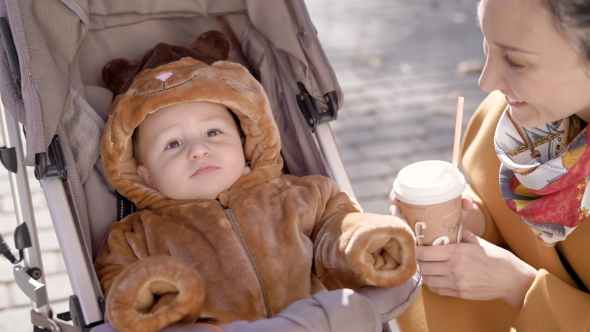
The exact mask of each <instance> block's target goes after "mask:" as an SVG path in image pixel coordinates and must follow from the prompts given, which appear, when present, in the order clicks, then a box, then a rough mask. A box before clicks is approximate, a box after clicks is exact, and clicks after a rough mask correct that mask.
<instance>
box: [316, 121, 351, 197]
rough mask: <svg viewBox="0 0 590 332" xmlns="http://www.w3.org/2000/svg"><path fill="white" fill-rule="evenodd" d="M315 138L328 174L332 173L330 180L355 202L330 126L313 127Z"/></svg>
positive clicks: (324, 124) (326, 123)
mask: <svg viewBox="0 0 590 332" xmlns="http://www.w3.org/2000/svg"><path fill="white" fill-rule="evenodd" d="M315 136H316V138H317V140H318V145H319V146H320V150H322V154H323V155H324V156H325V157H326V158H325V160H326V163H327V164H328V168H329V169H330V173H332V178H333V179H334V181H335V182H336V183H337V184H338V186H339V187H340V189H341V190H343V191H344V192H346V193H347V194H348V196H350V197H351V198H353V199H355V200H356V196H355V195H354V191H353V190H352V184H351V183H350V180H349V179H348V175H347V173H346V169H345V168H344V163H343V162H342V158H341V157H340V152H339V151H338V146H337V145H336V141H335V140H334V134H332V129H331V128H330V124H329V123H328V122H325V123H322V124H319V125H317V126H316V127H315Z"/></svg>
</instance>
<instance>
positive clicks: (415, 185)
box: [393, 160, 465, 205]
mask: <svg viewBox="0 0 590 332" xmlns="http://www.w3.org/2000/svg"><path fill="white" fill-rule="evenodd" d="M463 190H465V177H464V176H463V174H461V172H457V175H456V176H455V177H454V178H453V165H452V164H451V163H449V162H446V161H440V160H426V161H420V162H417V163H414V164H411V165H408V166H406V167H404V168H403V169H402V170H401V171H400V172H399V173H398V175H397V178H396V179H395V181H394V182H393V192H394V195H395V197H397V199H399V200H400V201H403V202H405V203H409V204H416V205H429V204H438V203H442V202H446V201H449V200H451V199H453V198H455V197H457V196H459V195H461V194H462V193H463Z"/></svg>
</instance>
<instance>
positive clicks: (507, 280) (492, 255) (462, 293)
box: [416, 229, 537, 309]
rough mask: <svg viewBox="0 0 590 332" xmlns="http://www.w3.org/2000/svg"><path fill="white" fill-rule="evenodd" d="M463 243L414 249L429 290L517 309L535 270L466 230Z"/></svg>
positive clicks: (511, 254) (531, 281) (535, 272)
mask: <svg viewBox="0 0 590 332" xmlns="http://www.w3.org/2000/svg"><path fill="white" fill-rule="evenodd" d="M463 241H464V243H459V244H448V245H442V246H428V247H417V248H416V257H417V258H418V264H419V265H420V270H421V272H422V276H423V278H424V284H425V285H426V286H427V287H428V289H430V290H431V291H432V292H434V293H437V294H439V295H444V296H454V297H459V298H463V299H468V300H494V299H503V300H504V301H506V302H507V303H508V304H510V305H511V306H513V307H515V308H517V309H520V308H521V307H522V304H523V302H524V297H525V295H526V293H527V291H528V289H529V288H530V287H531V285H532V283H533V281H534V280H535V276H536V274H537V270H535V269H534V268H533V267H532V266H530V265H528V264H527V263H525V262H523V261H522V260H520V259H519V258H518V257H516V256H515V255H514V254H513V253H511V252H509V251H507V250H505V249H503V248H500V247H498V246H495V245H493V244H491V243H489V242H487V241H485V240H483V239H481V238H479V237H477V236H476V235H474V234H473V233H472V232H471V231H469V230H465V229H464V230H463Z"/></svg>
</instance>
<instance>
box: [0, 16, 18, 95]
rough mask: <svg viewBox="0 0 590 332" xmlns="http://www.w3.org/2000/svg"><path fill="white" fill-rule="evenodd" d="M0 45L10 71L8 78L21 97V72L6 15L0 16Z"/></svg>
mask: <svg viewBox="0 0 590 332" xmlns="http://www.w3.org/2000/svg"><path fill="white" fill-rule="evenodd" d="M0 47H1V48H2V54H3V57H4V61H5V62H6V65H7V66H8V71H9V72H10V79H11V80H12V85H13V86H14V90H15V92H16V96H17V97H18V98H19V99H22V88H21V74H20V65H19V62H18V53H17V52H16V47H15V45H14V39H13V38H12V33H11V32H10V25H9V24H8V20H7V19H6V17H0Z"/></svg>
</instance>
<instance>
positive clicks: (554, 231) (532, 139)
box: [494, 107, 590, 246]
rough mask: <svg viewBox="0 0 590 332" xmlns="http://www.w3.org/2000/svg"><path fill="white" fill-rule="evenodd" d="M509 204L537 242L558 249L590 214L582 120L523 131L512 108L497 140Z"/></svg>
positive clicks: (589, 169) (589, 165) (589, 156)
mask: <svg viewBox="0 0 590 332" xmlns="http://www.w3.org/2000/svg"><path fill="white" fill-rule="evenodd" d="M494 144H495V146H496V154H497V155H498V158H500V161H501V162H502V167H501V168H500V188H501V190H502V195H503V196H504V201H505V202H506V204H507V205H508V207H510V209H512V210H513V211H514V212H516V213H517V214H518V215H519V216H520V219H521V220H522V221H523V222H524V223H525V224H527V225H528V226H530V227H531V228H532V229H533V231H534V232H535V234H536V235H537V238H538V239H539V240H540V241H541V242H543V244H545V245H547V246H554V245H555V244H556V243H557V242H559V241H563V240H565V238H566V237H567V236H568V235H569V234H570V233H571V232H573V231H574V229H575V228H576V227H577V226H578V225H579V224H581V223H582V221H584V220H586V218H587V217H588V215H589V212H588V210H589V209H590V189H588V188H589V187H590V186H588V179H590V150H589V149H587V148H586V147H587V146H588V127H587V126H586V124H585V123H584V122H583V121H582V120H581V119H580V118H578V117H577V116H575V115H572V116H570V117H568V118H565V119H561V120H558V121H555V122H551V123H548V124H545V125H542V126H539V127H535V128H524V127H521V126H519V125H518V124H517V123H516V122H514V120H513V119H512V117H511V116H510V107H506V109H505V110H504V113H503V114H502V117H501V118H500V121H499V122H498V126H497V128H496V133H495V135H494Z"/></svg>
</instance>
